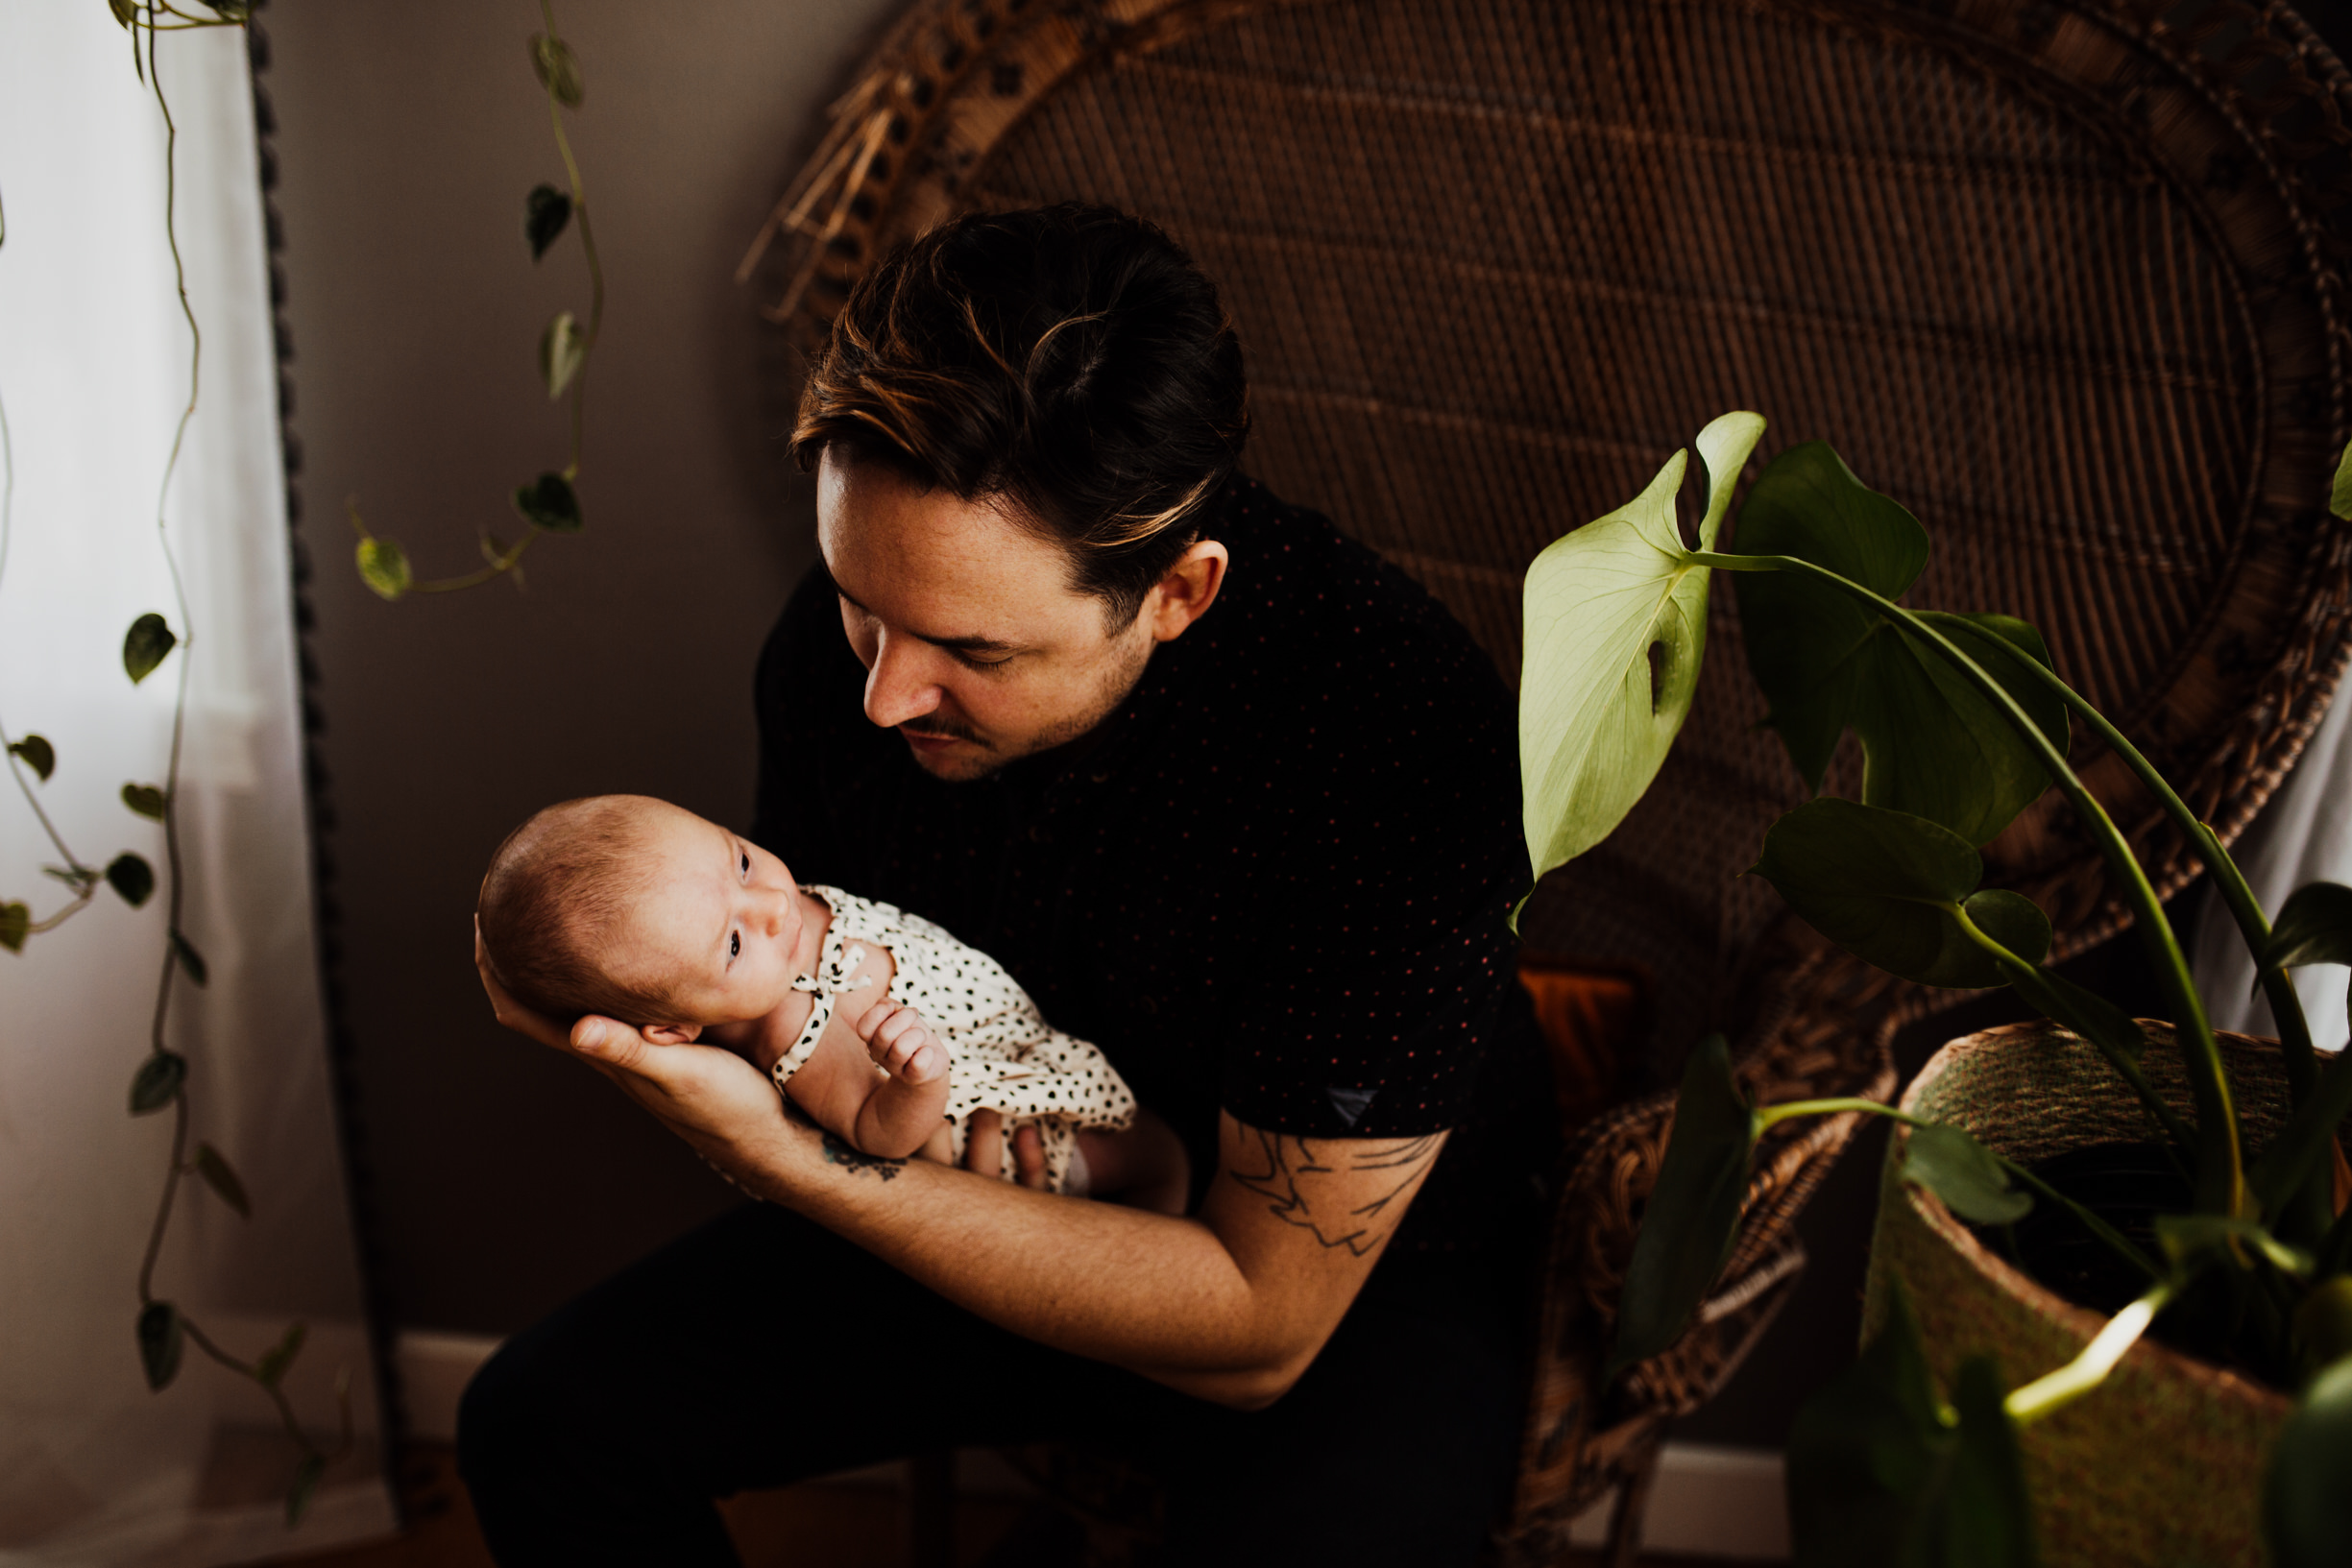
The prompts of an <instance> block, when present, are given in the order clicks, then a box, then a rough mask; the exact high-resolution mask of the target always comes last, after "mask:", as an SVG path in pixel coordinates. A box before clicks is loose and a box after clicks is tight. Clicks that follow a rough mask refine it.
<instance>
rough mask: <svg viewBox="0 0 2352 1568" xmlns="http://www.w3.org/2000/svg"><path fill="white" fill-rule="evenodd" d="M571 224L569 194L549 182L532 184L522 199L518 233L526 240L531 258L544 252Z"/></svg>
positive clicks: (535, 257) (535, 259) (537, 256)
mask: <svg viewBox="0 0 2352 1568" xmlns="http://www.w3.org/2000/svg"><path fill="white" fill-rule="evenodd" d="M570 225H571V198H570V196H568V195H566V194H565V193H564V192H562V191H560V190H557V189H556V188H555V187H554V186H553V185H533V186H532V187H531V194H530V195H528V196H526V197H524V198H523V199H522V237H523V238H524V239H525V240H528V241H529V242H530V246H531V259H532V260H533V261H537V260H538V259H539V258H540V257H541V256H544V255H546V253H547V247H548V246H550V245H553V244H554V243H555V242H556V241H557V240H558V239H560V238H562V237H563V232H564V230H565V229H568V228H570Z"/></svg>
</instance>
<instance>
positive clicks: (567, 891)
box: [475, 795, 799, 1038]
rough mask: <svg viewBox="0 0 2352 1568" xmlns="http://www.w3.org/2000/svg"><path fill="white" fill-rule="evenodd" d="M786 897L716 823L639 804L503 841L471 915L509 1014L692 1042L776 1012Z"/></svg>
mask: <svg viewBox="0 0 2352 1568" xmlns="http://www.w3.org/2000/svg"><path fill="white" fill-rule="evenodd" d="M792 897H793V894H792V887H791V880H790V878H789V875H788V874H787V873H786V872H785V870H784V866H783V863H782V862H781V861H778V860H777V859H776V858H775V856H771V855H767V854H765V852H764V851H762V850H760V849H759V848H758V847H757V846H755V845H752V844H750V843H748V842H747V841H745V840H742V839H740V838H739V837H738V836H737V835H735V834H733V833H730V832H728V831H727V830H726V829H724V828H721V827H719V826H718V825H717V824H716V823H713V822H707V821H705V820H704V819H703V818H701V817H698V816H696V815H694V814H693V813H692V812H691V811H688V810H684V809H682V808H678V807H675V806H671V805H669V804H668V803H667V802H665V801H658V800H653V799H651V798H649V797H647V796H643V795H593V796H590V797H588V798H586V799H583V800H573V801H565V802H564V803H562V804H561V805H558V806H550V807H548V808H546V810H544V811H541V812H539V813H538V814H537V815H536V816H534V817H532V818H531V819H530V820H529V821H528V822H525V823H524V824H523V825H522V826H521V827H520V828H517V829H516V830H515V831H514V832H511V833H509V834H507V835H506V842H505V843H503V844H500V845H499V846H498V851H497V855H495V856H492V857H491V861H490V873H489V875H488V876H486V877H484V878H483V879H482V892H481V900H480V903H479V904H478V905H476V906H475V913H476V915H477V916H478V919H479V923H480V928H481V933H482V948H483V951H484V952H485V953H487V954H488V955H489V958H490V966H491V969H492V970H493V971H494V972H495V973H496V974H497V977H498V980H499V982H500V983H501V984H503V985H504V986H505V987H506V989H507V991H508V992H509V993H511V994H512V995H513V996H514V998H515V1000H516V1001H521V1002H522V1003H524V1004H525V1005H527V1006H530V1007H533V1008H536V1009H538V1010H539V1011H540V1012H543V1013H546V1014H549V1015H550V1016H552V1017H555V1018H560V1019H564V1020H566V1021H570V1020H571V1019H575V1018H578V1017H579V1016H581V1015H582V1014H584V1013H600V1014H602V1015H604V1016H605V1017H607V1018H617V1019H618V1020H620V1021H621V1022H622V1023H624V1024H628V1025H632V1026H635V1027H637V1028H641V1029H642V1028H647V1027H648V1026H649V1025H665V1026H667V1032H677V1033H682V1034H683V1035H684V1037H686V1038H691V1037H692V1035H693V1033H694V1032H696V1031H697V1030H698V1029H699V1028H700V1027H701V1026H702V1025H710V1024H718V1023H724V1022H730V1021H732V1020H733V1019H737V1018H747V1017H757V1016H760V1014H761V1013H762V1012H764V1011H765V1010H766V1009H768V1008H770V1007H772V1006H774V1005H775V1002H776V1001H780V1000H781V998H780V997H772V996H770V995H769V993H771V992H774V991H776V990H777V988H778V983H777V981H776V978H775V974H776V971H777V968H778V964H777V961H776V960H777V958H778V953H777V952H776V950H777V949H778V948H779V946H782V948H783V950H784V953H783V955H784V956H785V957H787V958H788V955H789V952H790V944H789V943H788V942H785V941H783V939H784V938H786V937H790V938H792V939H795V940H796V939H797V937H798V934H799V917H798V913H797V905H790V907H784V906H783V905H785V904H788V902H789V901H790V900H791V899H792ZM706 927H715V929H716V938H715V943H716V945H715V946H714V942H713V931H712V930H706V929H705V928H706ZM706 948H711V949H712V950H713V951H711V952H705V951H703V950H704V949H706ZM790 973H791V971H790V969H789V967H788V964H787V965H786V966H785V968H784V969H783V976H784V979H783V982H782V983H784V984H788V982H789V976H790Z"/></svg>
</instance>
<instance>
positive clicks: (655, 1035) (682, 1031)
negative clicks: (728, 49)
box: [637, 1024, 702, 1046]
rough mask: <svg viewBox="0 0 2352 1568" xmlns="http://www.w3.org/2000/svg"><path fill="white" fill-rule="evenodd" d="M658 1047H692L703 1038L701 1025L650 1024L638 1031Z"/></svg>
mask: <svg viewBox="0 0 2352 1568" xmlns="http://www.w3.org/2000/svg"><path fill="white" fill-rule="evenodd" d="M637 1032H638V1033H640V1034H642V1035H643V1036H644V1037H645V1038H646V1039H648V1040H650V1041H652V1042H653V1043H654V1044H655V1045H657V1046H691V1045H692V1044H693V1043H694V1042H695V1041H696V1040H699V1039H701V1038H702V1025H699V1024H648V1025H645V1026H644V1027H643V1028H642V1029H640V1030H638V1031H637Z"/></svg>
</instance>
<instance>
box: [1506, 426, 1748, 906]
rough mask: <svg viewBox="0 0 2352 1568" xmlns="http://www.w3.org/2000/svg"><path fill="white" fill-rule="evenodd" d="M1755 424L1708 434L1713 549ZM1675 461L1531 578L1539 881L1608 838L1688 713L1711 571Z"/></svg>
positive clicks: (1529, 733) (1528, 721) (1531, 790)
mask: <svg viewBox="0 0 2352 1568" xmlns="http://www.w3.org/2000/svg"><path fill="white" fill-rule="evenodd" d="M1763 430H1764V422H1763V421H1762V420H1761V419H1760V418H1758V416H1756V415H1754V414H1726V415H1724V416H1723V417H1722V418H1721V419H1719V420H1716V421H1715V422H1713V423H1711V424H1709V426H1708V427H1707V428H1706V429H1705V430H1702V431H1701V432H1699V438H1698V442H1697V446H1698V448H1699V456H1700V459H1701V461H1702V462H1703V463H1704V464H1705V466H1706V473H1707V486H1708V489H1707V500H1706V506H1705V508H1704V512H1703V515H1702V517H1701V519H1700V521H1699V530H1698V535H1699V546H1700V548H1701V549H1712V548H1713V547H1714V542H1715V535H1716V532H1717V530H1719V529H1720V528H1721V526H1722V524H1723V518H1724V514H1725V512H1726V511H1728V510H1729V509H1730V506H1731V500H1732V487H1733V485H1734V482H1735V481H1736V480H1737V479H1738V477H1739V470H1740V467H1741V465H1742V464H1744V463H1745V462H1746V461H1747V459H1748V453H1749V452H1751V451H1752V450H1754V449H1755V446H1756V443H1757V441H1758V438H1759V437H1760V436H1761V435H1762V434H1763ZM1687 461H1688V458H1687V454H1686V453H1684V452H1676V453H1675V454H1674V456H1673V457H1672V458H1671V459H1669V460H1668V462H1667V463H1666V466H1665V467H1664V468H1662V469H1661V470H1659V471H1658V476H1657V477H1656V478H1655V479H1653V480H1651V481H1650V487H1649V488H1648V489H1647V490H1645V491H1643V492H1642V493H1641V494H1640V495H1638V496H1637V497H1636V498H1635V499H1634V500H1632V501H1631V502H1629V503H1627V504H1626V505H1624V506H1622V507H1619V508H1618V509H1617V510H1616V511H1614V512H1612V513H1610V514H1609V515H1608V516H1606V517H1603V518H1598V519H1594V520H1593V521H1591V522H1588V523H1587V524H1585V525H1584V526H1583V527H1582V528H1579V529H1576V530H1575V531H1574V532H1572V533H1570V534H1567V535H1565V536H1564V537H1563V538H1562V539H1560V540H1559V541H1558V542H1556V543H1554V544H1553V545H1552V546H1551V547H1550V548H1549V549H1547V550H1545V551H1544V552H1543V553H1542V554H1541V555H1540V556H1538V557H1537V558H1536V563H1535V565H1534V566H1533V567H1529V568H1528V572H1527V594H1526V616H1527V639H1526V643H1527V654H1526V662H1525V666H1524V671H1523V674H1522V676H1521V679H1520V686H1519V765H1520V769H1521V772H1522V774H1523V777H1524V782H1525V785H1526V828H1527V844H1528V849H1529V852H1530V858H1531V861H1532V864H1533V868H1534V872H1535V877H1536V879H1537V880H1541V879H1542V877H1543V874H1544V873H1545V872H1547V871H1550V870H1551V869H1552V868H1553V867H1554V866H1558V865H1564V864H1565V863H1566V862H1567V861H1569V860H1572V859H1574V858H1575V857H1576V856H1579V855H1582V854H1583V853H1584V852H1585V851H1586V850H1588V849H1590V848H1591V847H1592V846H1593V845H1595V844H1597V843H1599V842H1600V841H1601V840H1602V839H1604V838H1606V837H1608V836H1609V834H1610V832H1612V831H1613V830H1614V829H1615V827H1616V825H1617V824H1618V823H1619V822H1620V821H1622V820H1623V819H1624V817H1625V813H1626V812H1628V811H1630V810H1632V809H1633V807H1634V803H1635V802H1636V801H1637V800H1639V799H1640V798H1641V795H1642V792H1643V791H1644V790H1646V789H1648V788H1649V786H1650V781H1651V780H1652V779H1653V778H1655V777H1656V776H1657V773H1658V769H1659V767H1660V766H1661V764H1662V763H1663V762H1664V761H1665V760H1666V753H1667V751H1668V750H1669V749H1670V748H1671V747H1672V746H1673V744H1674V737H1675V736H1676V735H1677V734H1679V733H1680V732H1681V730H1682V727H1683V720H1684V719H1685V718H1686V717H1687V716H1688V715H1689V712H1690V702H1691V698H1692V696H1693V695H1694V694H1695V693H1696V691H1697V689H1698V680H1699V662H1700V659H1701V657H1702V656H1703V655H1704V653H1705V652H1706V647H1707V580H1708V575H1709V573H1708V568H1707V567H1703V566H1700V565H1698V564H1697V563H1695V562H1694V561H1692V560H1691V558H1690V557H1691V552H1690V551H1689V550H1687V549H1686V548H1685V547H1684V544H1683V539H1682V534H1681V532H1680V531H1679V529H1678V528H1677V526H1676V523H1675V511H1674V500H1675V496H1676V495H1677V494H1678V493H1679V492H1680V491H1681V489H1682V486H1683V473H1684V468H1685V464H1686V463H1687Z"/></svg>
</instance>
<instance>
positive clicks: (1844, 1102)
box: [1755, 1099, 2164, 1279]
mask: <svg viewBox="0 0 2352 1568" xmlns="http://www.w3.org/2000/svg"><path fill="white" fill-rule="evenodd" d="M1850 1111H1859V1112H1862V1113H1864V1114H1866V1115H1870V1116H1882V1117H1884V1118H1886V1119H1887V1120H1888V1121H1889V1122H1902V1123H1903V1125H1904V1126H1906V1127H1935V1126H1942V1125H1944V1124H1945V1123H1943V1122H1934V1121H1931V1120H1929V1119H1928V1118H1927V1117H1924V1116H1913V1115H1912V1114H1911V1113H1910V1112H1908V1111H1903V1110H1898V1109H1896V1108H1895V1107H1894V1106H1892V1105H1881V1104H1879V1102H1878V1101H1877V1100H1875V1099H1791V1100H1783V1101H1782V1102H1781V1103H1780V1104H1778V1105H1767V1106H1764V1107H1761V1108H1759V1109H1758V1111H1757V1112H1756V1113H1755V1115H1756V1130H1757V1132H1758V1134H1759V1135H1760V1134H1761V1133H1762V1132H1763V1131H1764V1130H1765V1129H1766V1128H1767V1127H1770V1126H1771V1125H1772V1124H1773V1123H1775V1122H1785V1121H1787V1120H1788V1119H1789V1118H1790V1117H1796V1116H1838V1115H1843V1114H1845V1113H1847V1112H1850ZM1961 1130H1962V1131H1966V1130H1967V1129H1965V1128H1963V1129H1961ZM1970 1136H1972V1137H1974V1136H1975V1135H1974V1134H1971V1135H1970ZM1979 1147H1981V1145H1979ZM1985 1152H1986V1153H1987V1154H1990V1155H1992V1156H1993V1158H1994V1159H1996V1160H1999V1161H2000V1168H2001V1169H2002V1170H2005V1171H2007V1172H2008V1173H2009V1175H2010V1177H2011V1178H2012V1179H2013V1180H2016V1181H2020V1182H2023V1183H2025V1185H2026V1186H2027V1187H2030V1188H2032V1189H2033V1190H2034V1192H2036V1193H2038V1194H2041V1195H2042V1196H2043V1197H2046V1198H2048V1199H2049V1201H2050V1202H2052V1203H2055V1204H2057V1205H2058V1206H2059V1207H2060V1208H2062V1209H2064V1210H2066V1211H2067V1212H2068V1213H2070V1214H2072V1215H2073V1217H2074V1218H2076V1219H2078V1220H2080V1221H2081V1222H2082V1227H2083V1229H2085V1230H2087V1231H2089V1232H2090V1233H2091V1235H2092V1237H2093V1238H2094V1239H2096V1240H2097V1241H2098V1242H2103V1243H2104V1244H2105V1245H2106V1246H2107V1248H2108V1249H2109V1250H2110V1251H2112V1252H2114V1253H2115V1255H2116V1256H2117V1257H2119V1258H2122V1260H2123V1261H2124V1262H2126V1263H2128V1264H2130V1265H2131V1266H2133V1267H2134V1268H2137V1269H2138V1270H2139V1271H2140V1272H2141V1273H2143V1274H2146V1276H2147V1277H2148V1278H2149V1279H2161V1278H2163V1277H2164V1273H2163V1270H2162V1269H2159V1268H2158V1267H2157V1266H2156V1265H2155V1263H2154V1262H2153V1261H2151V1260H2150V1259H2149V1257H2148V1255H2147V1254H2146V1253H2145V1252H2143V1251H2141V1250H2140V1249H2139V1248H2138V1247H2136V1246H2134V1245H2132V1243H2131V1241H2130V1239H2129V1238H2128V1237H2126V1236H2124V1235H2123V1233H2122V1231H2119V1230H2117V1229H2116V1228H2115V1227H2114V1226H2113V1225H2110V1224H2108V1223H2107V1221H2105V1220H2104V1219H2101V1218H2099V1217H2098V1216H2097V1215H2096V1214H2093V1213H2092V1212H2091V1211H2090V1210H2089V1209H2086V1208H2084V1207H2083V1206H2082V1205H2081V1204H2079V1203H2077V1202H2075V1201H2074V1200H2073V1198H2071V1197H2068V1196H2067V1195H2066V1194H2064V1193H2061V1192H2059V1191H2058V1190H2057V1189H2056V1188H2055V1187H2052V1186H2051V1185H2050V1184H2049V1183H2048V1182H2046V1181H2044V1180H2043V1179H2042V1178H2041V1177H2039V1176H2037V1175H2035V1174H2034V1173H2033V1172H2032V1171H2030V1170H2026V1169H2025V1167H2024V1166H2022V1165H2019V1164H2018V1163H2017V1162H2016V1161H2015V1160H2012V1159H2010V1158H2009V1157H2008V1156H2007V1155H2005V1154H2002V1153H2000V1152H1998V1151H1997V1150H1994V1149H1990V1148H1987V1149H1985Z"/></svg>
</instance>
